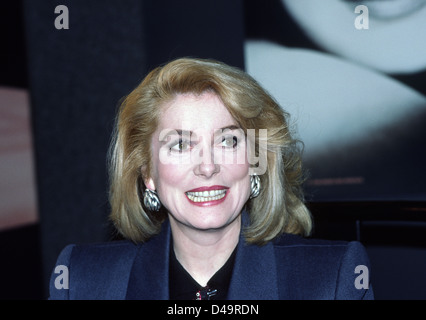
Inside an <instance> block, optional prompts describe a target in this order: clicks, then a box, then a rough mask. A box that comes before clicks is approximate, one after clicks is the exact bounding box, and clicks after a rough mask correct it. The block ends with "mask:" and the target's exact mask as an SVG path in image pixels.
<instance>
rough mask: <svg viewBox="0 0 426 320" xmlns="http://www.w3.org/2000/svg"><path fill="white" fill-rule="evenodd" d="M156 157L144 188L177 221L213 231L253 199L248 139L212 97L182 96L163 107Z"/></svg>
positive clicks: (155, 140) (154, 144)
mask: <svg viewBox="0 0 426 320" xmlns="http://www.w3.org/2000/svg"><path fill="white" fill-rule="evenodd" d="M152 157H153V159H152V160H153V165H152V173H151V175H152V176H151V178H149V179H146V180H145V185H146V186H147V187H148V188H150V189H155V190H157V193H158V195H159V197H160V200H161V203H162V205H163V206H164V207H166V208H167V210H168V212H169V214H170V215H171V217H172V218H173V220H174V222H176V223H179V224H180V225H184V226H187V227H190V228H193V229H197V230H211V229H221V228H224V227H226V226H227V225H229V224H231V223H232V222H233V221H236V220H235V219H236V218H237V217H239V214H240V212H241V210H242V208H243V206H244V204H245V203H246V201H247V200H248V198H249V196H250V178H249V164H248V161H247V153H246V139H245V135H244V132H243V130H242V129H240V128H239V127H238V125H237V123H236V121H235V120H234V119H233V117H232V116H231V114H230V113H229V111H228V110H227V109H226V107H225V106H224V105H223V103H222V101H221V100H220V98H218V97H217V96H216V95H215V94H214V93H211V92H205V93H203V94H202V95H199V96H195V95H193V94H179V95H177V97H176V98H175V99H174V100H172V101H171V102H169V103H167V104H166V105H164V106H162V114H161V116H160V121H159V125H158V128H157V130H156V132H155V133H154V134H153V137H152Z"/></svg>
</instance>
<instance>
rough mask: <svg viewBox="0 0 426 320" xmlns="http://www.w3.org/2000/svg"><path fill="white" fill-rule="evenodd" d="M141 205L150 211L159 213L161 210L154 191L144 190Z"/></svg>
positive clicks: (158, 199)
mask: <svg viewBox="0 0 426 320" xmlns="http://www.w3.org/2000/svg"><path fill="white" fill-rule="evenodd" d="M143 204H144V205H145V207H146V208H147V209H148V210H150V211H159V210H160V208H161V202H160V198H158V195H157V192H155V190H150V189H145V192H144V194H143Z"/></svg>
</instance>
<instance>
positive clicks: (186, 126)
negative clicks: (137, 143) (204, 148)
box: [158, 92, 236, 132]
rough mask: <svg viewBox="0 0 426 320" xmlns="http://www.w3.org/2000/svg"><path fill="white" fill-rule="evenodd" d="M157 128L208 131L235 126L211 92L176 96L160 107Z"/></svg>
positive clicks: (223, 106)
mask: <svg viewBox="0 0 426 320" xmlns="http://www.w3.org/2000/svg"><path fill="white" fill-rule="evenodd" d="M162 108H163V110H162V113H161V116H160V121H159V128H158V129H160V130H162V129H165V128H171V129H183V130H190V131H200V132H201V131H205V130H207V131H210V130H214V129H219V128H223V127H226V126H230V125H236V121H235V119H234V118H233V117H232V116H231V114H230V113H229V111H228V109H227V108H226V107H225V105H224V104H223V102H222V100H221V99H220V98H219V97H218V96H217V95H216V94H214V93H212V92H205V93H202V94H201V95H194V94H189V93H188V94H178V95H177V96H176V97H175V98H174V99H173V100H172V101H170V102H168V103H166V104H165V105H163V106H162Z"/></svg>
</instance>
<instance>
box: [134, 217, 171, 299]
mask: <svg viewBox="0 0 426 320" xmlns="http://www.w3.org/2000/svg"><path fill="white" fill-rule="evenodd" d="M169 250H170V225H169V223H168V220H166V221H165V222H164V223H163V225H162V230H161V232H160V234H158V235H157V236H154V237H152V239H150V240H149V241H148V242H147V243H144V244H142V245H140V246H139V252H138V253H137V255H136V258H135V261H134V263H133V266H132V270H131V272H130V277H129V283H128V287H127V295H126V299H127V300H168V299H169Z"/></svg>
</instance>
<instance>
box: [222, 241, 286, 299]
mask: <svg viewBox="0 0 426 320" xmlns="http://www.w3.org/2000/svg"><path fill="white" fill-rule="evenodd" d="M228 299H229V300H277V299H278V284H277V270H276V263H275V255H274V246H273V244H272V243H268V244H266V245H264V246H262V247H260V246H256V245H247V244H246V243H245V240H244V237H242V236H241V237H240V242H239V244H238V249H237V255H236V257H235V264H234V270H233V275H232V279H231V284H230V286H229V291H228Z"/></svg>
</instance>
